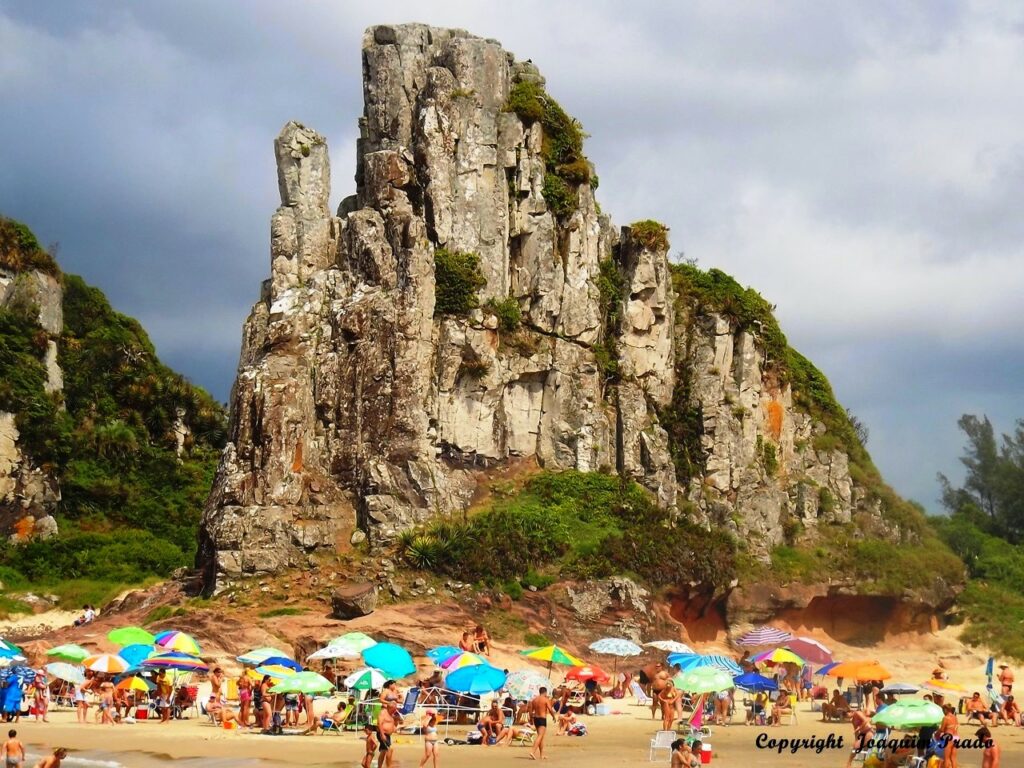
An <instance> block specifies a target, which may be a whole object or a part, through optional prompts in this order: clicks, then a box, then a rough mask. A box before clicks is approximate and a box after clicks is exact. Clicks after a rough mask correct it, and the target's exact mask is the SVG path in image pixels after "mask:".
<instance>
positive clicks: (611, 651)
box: [590, 637, 644, 658]
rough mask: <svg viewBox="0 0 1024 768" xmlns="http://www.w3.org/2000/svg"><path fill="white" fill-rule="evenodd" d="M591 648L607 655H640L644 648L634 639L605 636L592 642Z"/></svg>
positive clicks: (595, 651)
mask: <svg viewBox="0 0 1024 768" xmlns="http://www.w3.org/2000/svg"><path fill="white" fill-rule="evenodd" d="M590 650H592V651H593V652H594V653H601V654H604V655H606V656H618V657H620V658H622V657H625V656H639V655H640V654H641V653H643V652H644V649H643V648H641V647H640V646H639V645H637V644H636V643H634V642H633V641H632V640H626V639H625V638H622V637H605V638H602V639H600V640H596V641H595V642H593V643H591V644H590Z"/></svg>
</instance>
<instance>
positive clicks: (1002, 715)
mask: <svg viewBox="0 0 1024 768" xmlns="http://www.w3.org/2000/svg"><path fill="white" fill-rule="evenodd" d="M1003 721H1006V724H1007V725H1020V707H1018V706H1017V702H1016V701H1014V700H1013V696H1012V695H1011V696H1007V697H1006V701H1004V702H1003V706H1002V707H1001V708H1000V710H999V714H998V715H997V716H996V724H997V725H998V724H999V723H1001V722H1003Z"/></svg>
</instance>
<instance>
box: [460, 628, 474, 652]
mask: <svg viewBox="0 0 1024 768" xmlns="http://www.w3.org/2000/svg"><path fill="white" fill-rule="evenodd" d="M459 649H460V650H463V651H466V652H467V653H472V652H473V641H472V640H471V639H470V637H469V632H463V633H462V639H461V640H459Z"/></svg>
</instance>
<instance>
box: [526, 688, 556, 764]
mask: <svg viewBox="0 0 1024 768" xmlns="http://www.w3.org/2000/svg"><path fill="white" fill-rule="evenodd" d="M529 712H530V719H531V721H532V722H533V727H534V728H535V729H536V731H537V741H536V743H535V744H534V745H533V749H532V750H530V758H531V759H532V760H537V759H541V760H543V759H545V758H544V735H545V734H546V733H547V732H548V717H554V716H555V710H554V707H552V706H551V699H549V698H548V689H547V688H544V687H542V688H541V689H540V690H539V691H538V692H537V695H536V696H534V697H533V699H532V700H531V701H530V707H529Z"/></svg>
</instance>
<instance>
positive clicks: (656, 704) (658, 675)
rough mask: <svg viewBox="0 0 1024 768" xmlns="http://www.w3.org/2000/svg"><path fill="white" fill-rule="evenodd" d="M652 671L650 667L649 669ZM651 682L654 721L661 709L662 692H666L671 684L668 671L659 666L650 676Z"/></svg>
mask: <svg viewBox="0 0 1024 768" xmlns="http://www.w3.org/2000/svg"><path fill="white" fill-rule="evenodd" d="M647 669H650V667H647ZM650 681H651V719H652V720H653V719H654V716H655V713H657V712H658V710H659V709H661V702H660V701H659V699H658V696H659V695H660V694H661V692H662V691H664V690H665V686H667V685H668V683H669V675H668V671H667V670H666V669H665V668H664V667H663V666H662V665H661V664H658V665H657V668H656V670H655V671H654V672H653V674H651V676H650Z"/></svg>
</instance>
